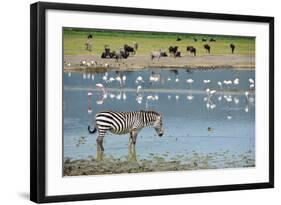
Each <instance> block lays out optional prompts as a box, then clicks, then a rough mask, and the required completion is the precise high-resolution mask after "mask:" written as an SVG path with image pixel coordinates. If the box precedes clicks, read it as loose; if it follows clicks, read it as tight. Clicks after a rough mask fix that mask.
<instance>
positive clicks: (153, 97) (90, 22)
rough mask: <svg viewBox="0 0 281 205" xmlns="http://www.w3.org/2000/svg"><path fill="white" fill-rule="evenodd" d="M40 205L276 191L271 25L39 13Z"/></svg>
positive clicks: (34, 177) (163, 14) (47, 7)
mask: <svg viewBox="0 0 281 205" xmlns="http://www.w3.org/2000/svg"><path fill="white" fill-rule="evenodd" d="M30 19H31V37H30V42H31V85H30V87H31V105H30V108H31V114H30V115H31V116H30V117H31V126H30V131H31V137H30V143H31V146H30V147H31V152H30V153H31V154H30V157H31V158H30V160H31V163H30V164H31V168H30V192H31V194H30V198H31V200H32V201H34V202H38V203H43V202H59V201H74V200H95V199H109V198H121V197H138V196H153V195H168V194H185V193H197V192H213V191H229V190H244V189H259V188H273V187H274V18H273V17H264V16H247V15H230V14H215V13H201V12H186V11H172V10H155V9H142V8H125V7H108V6H96V5H79V4H62V3H43V2H40V3H35V4H32V5H31V18H30Z"/></svg>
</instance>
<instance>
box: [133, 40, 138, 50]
mask: <svg viewBox="0 0 281 205" xmlns="http://www.w3.org/2000/svg"><path fill="white" fill-rule="evenodd" d="M134 48H135V50H136V51H137V50H138V48H139V44H138V43H137V42H134Z"/></svg>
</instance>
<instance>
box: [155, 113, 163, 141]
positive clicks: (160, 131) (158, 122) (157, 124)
mask: <svg viewBox="0 0 281 205" xmlns="http://www.w3.org/2000/svg"><path fill="white" fill-rule="evenodd" d="M162 125H163V124H162V114H159V115H157V117H156V120H155V122H154V124H153V127H154V129H155V131H156V133H157V134H158V136H159V137H162V136H163V134H164V130H163V127H162Z"/></svg>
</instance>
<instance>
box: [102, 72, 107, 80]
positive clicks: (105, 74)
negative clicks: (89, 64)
mask: <svg viewBox="0 0 281 205" xmlns="http://www.w3.org/2000/svg"><path fill="white" fill-rule="evenodd" d="M107 78H108V73H107V72H105V73H104V76H103V77H102V79H103V80H104V81H107Z"/></svg>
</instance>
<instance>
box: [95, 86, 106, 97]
mask: <svg viewBox="0 0 281 205" xmlns="http://www.w3.org/2000/svg"><path fill="white" fill-rule="evenodd" d="M96 87H97V88H98V89H100V90H101V91H102V92H103V95H104V96H105V95H106V90H105V88H104V86H103V84H101V83H97V84H96Z"/></svg>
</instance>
